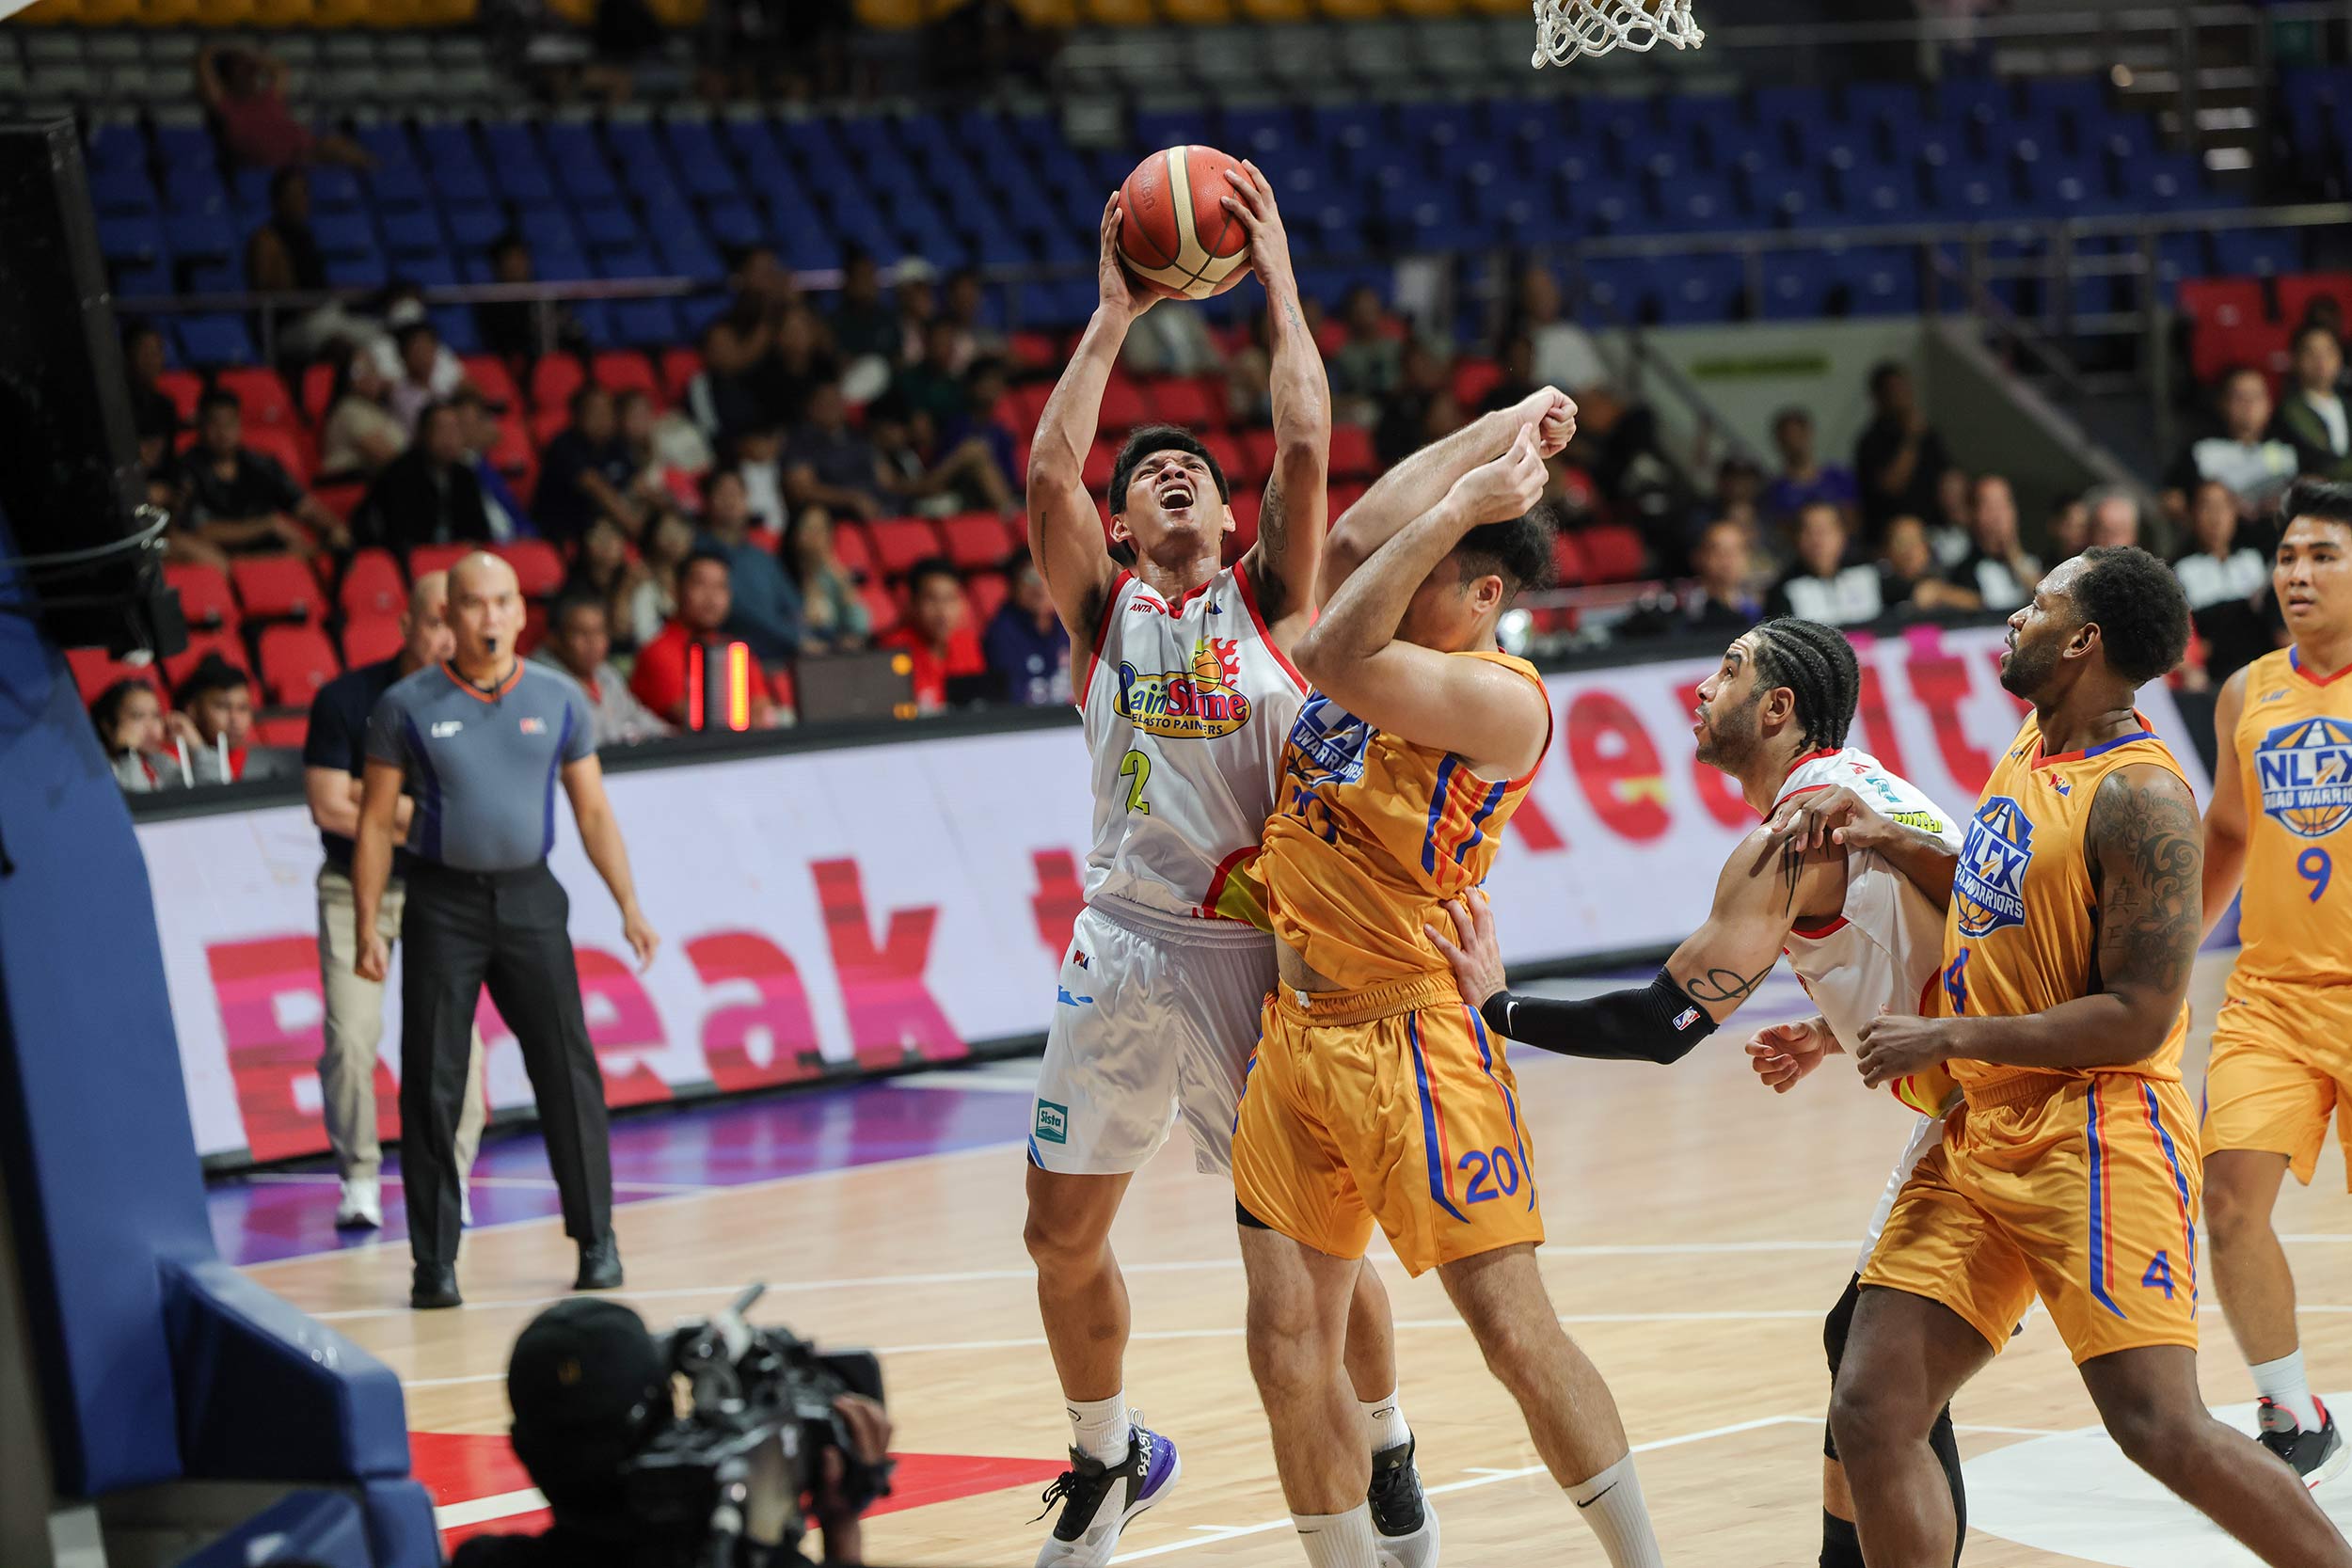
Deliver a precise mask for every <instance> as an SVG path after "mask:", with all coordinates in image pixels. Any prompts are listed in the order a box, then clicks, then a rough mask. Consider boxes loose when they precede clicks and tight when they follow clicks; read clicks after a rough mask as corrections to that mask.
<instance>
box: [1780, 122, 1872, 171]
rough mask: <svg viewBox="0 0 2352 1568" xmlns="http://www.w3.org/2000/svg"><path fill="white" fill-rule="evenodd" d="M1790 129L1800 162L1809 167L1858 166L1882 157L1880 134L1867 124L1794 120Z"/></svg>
mask: <svg viewBox="0 0 2352 1568" xmlns="http://www.w3.org/2000/svg"><path fill="white" fill-rule="evenodd" d="M1788 139H1789V143H1790V145H1791V146H1793V147H1794V148H1795V149H1796V157H1797V162H1798V163H1799V164H1801V165H1804V166H1806V167H1809V168H1828V169H1848V168H1854V167H1858V166H1862V165H1865V164H1867V163H1870V162H1871V161H1872V160H1874V159H1875V158H1876V157H1877V156H1878V133H1877V132H1876V131H1874V130H1873V129H1872V128H1871V127H1869V126H1867V125H1855V124H1849V123H1847V122H1845V121H1842V120H1834V119H1800V120H1792V121H1791V122H1790V123H1789V125H1788Z"/></svg>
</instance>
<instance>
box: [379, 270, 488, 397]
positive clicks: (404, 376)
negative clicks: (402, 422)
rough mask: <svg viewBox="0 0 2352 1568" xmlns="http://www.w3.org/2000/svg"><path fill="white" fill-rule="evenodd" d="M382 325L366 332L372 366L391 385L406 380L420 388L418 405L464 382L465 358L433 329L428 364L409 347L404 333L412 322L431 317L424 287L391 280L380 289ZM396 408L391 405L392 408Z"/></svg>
mask: <svg viewBox="0 0 2352 1568" xmlns="http://www.w3.org/2000/svg"><path fill="white" fill-rule="evenodd" d="M383 317H384V319H383V325H381V327H380V328H375V329H372V330H371V331H370V333H369V335H368V340H367V341H368V352H369V353H371V354H373V355H374V356H375V364H376V369H378V370H380V371H382V372H384V379H385V380H386V381H387V382H389V383H390V384H391V385H392V386H394V387H398V386H400V385H401V384H402V383H403V382H410V383H413V384H415V385H417V386H419V387H421V388H424V390H425V392H426V394H427V396H426V397H425V398H424V399H423V401H422V402H421V403H420V404H418V406H419V407H422V406H423V404H425V403H430V402H432V401H433V400H434V399H435V398H448V397H455V396H456V395H457V392H458V389H459V388H462V387H464V386H465V385H466V362H465V361H464V360H462V359H460V358H458V357H457V355H456V352H455V351H454V350H453V349H452V348H451V347H450V346H449V344H448V343H446V342H444V341H442V340H441V335H440V333H439V331H438V330H436V331H435V332H434V334H433V356H432V360H431V363H430V364H428V363H427V362H426V360H425V357H424V353H423V350H422V349H421V348H415V349H414V350H413V352H414V354H415V357H414V358H413V359H411V358H410V357H409V355H410V352H411V349H412V345H411V344H410V343H409V341H408V340H407V338H406V333H407V331H408V329H409V328H410V327H412V326H422V325H426V324H427V323H428V322H430V321H431V319H432V317H431V314H430V312H428V311H427V310H426V309H425V306H424V291H423V290H422V289H421V288H419V287H417V285H415V284H414V283H394V284H393V285H392V286H391V287H390V288H389V289H387V290H386V291H385V293H384V311H383ZM397 411H398V410H397V409H395V412H397Z"/></svg>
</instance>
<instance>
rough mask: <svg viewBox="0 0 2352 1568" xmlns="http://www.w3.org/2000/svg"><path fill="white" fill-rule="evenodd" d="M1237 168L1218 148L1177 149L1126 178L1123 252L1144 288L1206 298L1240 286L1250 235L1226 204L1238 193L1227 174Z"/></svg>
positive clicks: (1156, 156)
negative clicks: (1233, 193) (1227, 209)
mask: <svg viewBox="0 0 2352 1568" xmlns="http://www.w3.org/2000/svg"><path fill="white" fill-rule="evenodd" d="M1239 167H1241V165H1240V164H1239V163H1237V162H1236V161H1235V160H1233V159H1232V158H1229V157H1227V156H1226V155H1225V154H1224V153H1222V152H1219V151H1218V150H1216V148H1214V147H1171V148H1168V149H1167V150H1165V151H1160V152H1154V153H1152V155H1151V156H1150V157H1148V158H1146V159H1144V160H1143V162H1141V163H1139V164H1137V165H1136V171H1135V172H1134V173H1133V174H1130V175H1129V176H1127V181H1126V183H1124V184H1122V185H1120V187H1119V205H1120V210H1121V211H1122V212H1123V213H1124V214H1125V221H1123V222H1122V223H1121V224H1120V229H1119V253H1120V256H1121V257H1122V258H1123V259H1124V260H1125V261H1126V263H1127V270H1128V271H1130V272H1132V273H1134V274H1135V275H1136V279H1137V280H1138V281H1140V282H1141V283H1142V284H1143V285H1144V286H1145V287H1146V288H1148V289H1150V290H1151V291H1152V293H1157V294H1161V295H1163V296H1165V297H1167V298H1169V299H1207V298H1208V297H1209V296H1210V295H1212V294H1218V293H1224V292H1225V291H1226V290H1227V289H1230V288H1232V286H1233V285H1234V284H1235V283H1238V282H1240V281H1241V275H1242V273H1243V272H1244V271H1245V270H1247V253H1248V248H1249V235H1248V230H1245V229H1243V228H1242V226H1241V220H1240V219H1238V218H1236V217H1234V216H1233V214H1231V213H1229V212H1227V211H1226V210H1225V206H1224V198H1226V197H1228V196H1230V195H1232V190H1233V187H1232V182H1230V181H1228V180H1227V179H1226V178H1225V171H1226V170H1227V169H1237V168H1239Z"/></svg>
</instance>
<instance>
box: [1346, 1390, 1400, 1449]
mask: <svg viewBox="0 0 2352 1568" xmlns="http://www.w3.org/2000/svg"><path fill="white" fill-rule="evenodd" d="M1357 1403H1359V1404H1360V1405H1362V1406H1363V1407H1364V1426H1365V1428H1366V1429H1367V1430H1368V1431H1369V1432H1370V1433H1372V1451H1373V1452H1375V1453H1378V1452H1379V1451H1380V1450H1381V1449H1393V1448H1395V1447H1396V1446H1397V1445H1399V1444H1401V1443H1409V1442H1411V1441H1412V1440H1413V1429H1412V1428H1411V1427H1408V1426H1406V1424H1405V1406H1404V1404H1403V1403H1402V1402H1400V1401H1399V1400H1398V1399H1397V1397H1396V1393H1395V1390H1393V1389H1391V1391H1390V1393H1389V1397H1388V1398H1387V1399H1385V1400H1359V1401H1357Z"/></svg>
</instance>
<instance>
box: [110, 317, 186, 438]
mask: <svg viewBox="0 0 2352 1568" xmlns="http://www.w3.org/2000/svg"><path fill="white" fill-rule="evenodd" d="M122 363H123V368H124V369H125V370H127V371H128V372H130V379H131V428H132V430H133V431H134V432H135V433H136V434H137V436H138V437H139V439H140V440H142V441H144V440H146V439H147V438H148V437H150V436H163V437H164V438H165V439H166V440H167V441H168V440H170V439H171V438H172V437H174V436H178V435H179V434H180V405H179V404H176V403H174V402H172V401H171V394H170V393H169V392H167V391H165V390H164V389H163V388H162V386H161V385H160V383H161V382H162V380H163V377H164V369H165V366H164V334H163V330H162V329H161V328H160V327H157V326H156V325H154V324H153V323H151V322H133V323H132V324H131V325H129V326H127V327H125V328H123V332H122Z"/></svg>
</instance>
